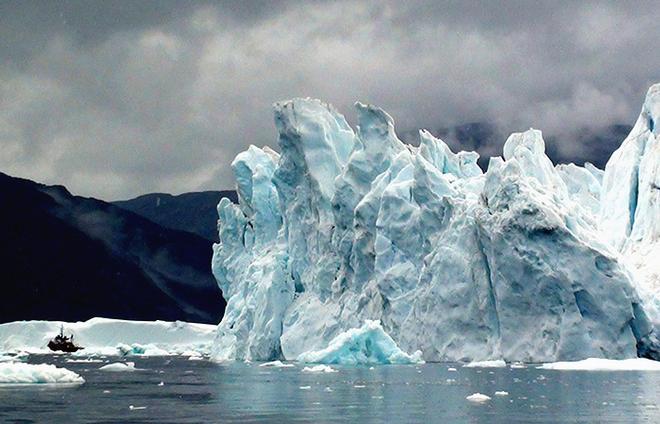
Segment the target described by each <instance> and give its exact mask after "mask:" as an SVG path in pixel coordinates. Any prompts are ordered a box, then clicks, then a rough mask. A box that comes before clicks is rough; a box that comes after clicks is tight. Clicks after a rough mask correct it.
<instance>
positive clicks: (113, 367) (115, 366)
mask: <svg viewBox="0 0 660 424" xmlns="http://www.w3.org/2000/svg"><path fill="white" fill-rule="evenodd" d="M99 370H100V371H109V372H133V371H140V369H139V368H135V362H113V363H111V364H108V365H103V366H102V367H101V368H99Z"/></svg>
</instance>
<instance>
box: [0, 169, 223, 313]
mask: <svg viewBox="0 0 660 424" xmlns="http://www.w3.org/2000/svg"><path fill="white" fill-rule="evenodd" d="M0 199H1V201H2V204H3V206H4V207H3V208H0V234H2V241H3V243H2V247H1V248H0V258H1V259H0V281H2V285H3V294H4V296H3V299H2V301H1V303H2V307H1V308H0V322H8V321H14V320H25V319H47V320H66V321H77V320H86V319H89V318H91V317H94V316H104V317H110V318H122V319H137V320H156V319H163V320H186V321H195V322H206V323H218V322H219V321H220V319H221V317H222V314H223V312H224V306H225V302H224V299H223V298H222V294H221V292H220V290H219V288H218V286H217V284H216V282H215V279H214V278H213V276H212V274H211V270H210V263H211V255H212V252H211V249H210V245H209V242H208V240H206V239H204V238H202V237H199V236H198V235H196V234H191V233H187V232H183V231H177V230H172V229H169V228H165V227H162V226H160V225H158V224H156V223H153V222H151V221H150V220H148V219H145V218H143V217H141V216H139V215H137V214H134V213H132V212H130V211H126V210H124V209H122V208H119V207H117V206H115V205H112V204H109V203H106V202H103V201H100V200H97V199H92V198H83V197H78V196H74V195H72V194H71V193H69V192H68V190H67V189H66V188H64V187H62V186H46V185H43V184H38V183H35V182H33V181H30V180H25V179H20V178H14V177H10V176H8V175H5V174H2V173H0Z"/></svg>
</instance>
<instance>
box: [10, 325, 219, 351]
mask: <svg viewBox="0 0 660 424" xmlns="http://www.w3.org/2000/svg"><path fill="white" fill-rule="evenodd" d="M60 326H63V327H64V332H65V334H67V335H68V334H70V333H72V334H73V335H74V336H75V338H74V341H75V343H76V344H78V345H80V346H83V347H84V349H83V350H80V351H78V352H76V353H75V354H74V355H76V356H86V357H87V356H94V355H144V356H150V355H151V356H160V355H170V354H181V353H183V352H189V351H195V352H198V353H199V354H201V355H208V354H209V352H210V349H211V345H212V343H213V340H214V338H215V332H216V326H214V325H206V324H194V323H187V322H181V321H176V322H166V321H127V320H117V319H107V318H92V319H90V320H88V321H85V322H74V323H70V322H60V321H16V322H10V323H6V324H0V352H19V351H27V352H31V353H49V352H50V350H49V349H48V347H47V344H48V341H49V340H51V339H52V338H53V337H54V336H55V335H56V334H58V333H59V332H60Z"/></svg>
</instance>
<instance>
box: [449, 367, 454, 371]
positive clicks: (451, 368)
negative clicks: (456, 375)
mask: <svg viewBox="0 0 660 424" xmlns="http://www.w3.org/2000/svg"><path fill="white" fill-rule="evenodd" d="M447 371H456V368H454V367H449V368H447Z"/></svg>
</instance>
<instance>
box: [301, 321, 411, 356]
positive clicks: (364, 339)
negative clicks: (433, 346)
mask: <svg viewBox="0 0 660 424" xmlns="http://www.w3.org/2000/svg"><path fill="white" fill-rule="evenodd" d="M297 360H298V361H299V362H309V363H322V364H348V365H356V364H417V363H423V362H424V361H423V360H422V352H420V351H417V352H415V353H413V354H412V355H409V354H407V353H406V352H404V351H402V350H401V349H399V347H398V346H397V345H396V343H395V342H394V340H392V338H391V337H390V336H389V335H388V334H387V333H386V332H385V331H384V330H383V327H382V326H381V324H380V322H379V321H371V320H367V321H366V322H365V323H364V325H363V326H362V327H360V328H353V329H350V330H348V331H346V332H344V333H342V334H339V335H338V336H337V337H335V338H334V339H332V340H331V341H330V343H329V344H328V347H326V348H325V349H322V350H319V351H314V352H304V353H302V354H300V355H299V356H298V359H297Z"/></svg>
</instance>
